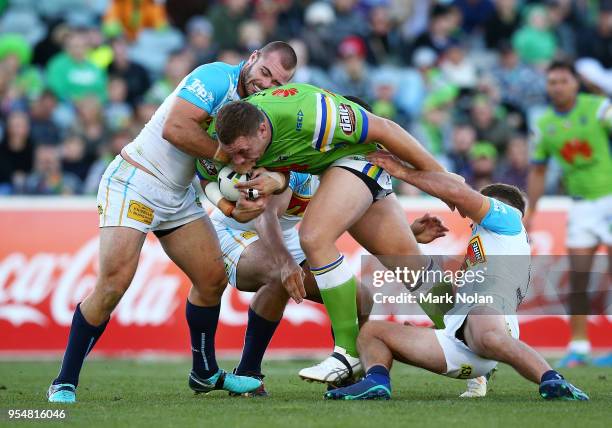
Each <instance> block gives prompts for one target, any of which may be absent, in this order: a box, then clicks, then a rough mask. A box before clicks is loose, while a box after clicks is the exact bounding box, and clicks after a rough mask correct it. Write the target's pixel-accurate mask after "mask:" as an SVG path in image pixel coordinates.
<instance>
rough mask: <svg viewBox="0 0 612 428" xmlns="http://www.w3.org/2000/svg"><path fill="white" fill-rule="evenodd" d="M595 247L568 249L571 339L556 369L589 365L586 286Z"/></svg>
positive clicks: (589, 346) (588, 307)
mask: <svg viewBox="0 0 612 428" xmlns="http://www.w3.org/2000/svg"><path fill="white" fill-rule="evenodd" d="M596 250H597V246H594V247H585V248H568V252H569V261H570V295H569V312H570V319H569V323H570V329H571V332H572V337H571V339H570V343H569V345H568V353H567V355H565V357H564V358H563V359H562V360H561V361H560V362H559V367H575V366H579V365H584V364H586V363H588V359H589V354H590V352H591V344H590V342H589V336H588V323H587V314H588V313H589V311H590V302H589V296H588V292H587V290H588V286H589V280H590V277H591V269H592V266H593V260H594V255H595V251H596Z"/></svg>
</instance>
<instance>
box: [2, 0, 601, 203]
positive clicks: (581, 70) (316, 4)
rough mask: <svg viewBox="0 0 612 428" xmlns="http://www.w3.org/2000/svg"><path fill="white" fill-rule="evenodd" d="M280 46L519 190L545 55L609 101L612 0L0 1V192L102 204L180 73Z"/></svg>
mask: <svg viewBox="0 0 612 428" xmlns="http://www.w3.org/2000/svg"><path fill="white" fill-rule="evenodd" d="M277 39H279V40H286V41H290V43H291V45H292V46H293V47H294V49H295V50H296V53H297V54H298V60H299V61H298V70H297V72H296V74H295V77H294V81H296V82H306V83H311V84H314V85H317V86H321V87H324V88H328V89H330V90H332V91H335V92H338V93H341V94H351V95H356V96H359V97H362V98H364V99H365V100H367V101H368V102H369V103H370V104H371V106H372V108H373V111H374V112H375V113H376V114H378V115H381V116H385V117H388V118H391V119H393V120H395V121H397V122H398V123H400V124H401V125H402V126H404V127H405V128H406V129H408V130H409V131H410V132H412V133H413V134H414V135H415V136H416V137H417V138H418V139H419V141H421V142H422V143H423V144H424V145H425V146H426V147H427V148H428V149H429V150H430V151H431V152H432V153H434V154H435V155H436V156H437V157H438V158H439V159H440V160H441V161H442V162H443V164H444V165H445V166H446V167H447V168H448V169H449V170H450V171H453V172H456V173H458V174H461V175H463V176H464V177H466V179H467V181H468V183H470V184H471V185H473V186H474V187H476V188H478V187H481V186H483V185H486V184H489V183H491V182H494V181H502V182H506V183H510V184H514V185H517V186H518V187H520V188H522V189H525V187H526V177H527V171H528V165H529V143H528V130H529V124H530V123H532V121H533V119H534V117H537V115H538V114H539V113H540V112H542V111H543V109H544V108H545V105H546V80H545V73H544V70H545V68H546V66H547V64H548V63H550V61H552V60H553V59H558V58H564V59H570V60H575V61H576V68H577V71H578V74H579V76H580V78H581V82H582V84H583V88H584V90H586V91H589V92H594V93H600V94H607V95H608V96H610V95H612V0H599V1H597V0H547V1H529V0H454V1H448V0H447V1H444V0H438V1H436V0H329V1H307V0H276V1H273V0H255V1H249V0H224V1H216V2H215V1H208V2H205V1H198V0H138V1H136V0H54V1H52V2H40V1H37V0H0V194H36V195H51V194H53V195H56V194H95V192H96V191H97V188H98V183H99V180H100V177H101V176H102V173H103V172H104V170H105V168H106V166H107V165H108V163H109V162H110V161H111V160H112V159H113V158H114V156H115V155H116V154H117V153H119V152H120V150H121V148H122V147H123V146H124V145H126V144H127V143H128V142H130V141H131V139H132V138H133V137H134V136H135V135H136V134H137V133H138V132H139V131H140V129H141V128H142V127H143V126H144V124H145V123H146V122H147V121H148V120H149V118H150V117H151V115H152V114H153V112H154V111H155V109H156V108H157V106H158V105H159V104H160V103H161V102H162V101H163V99H164V98H165V97H166V96H167V95H168V94H169V93H170V92H171V91H172V90H173V89H174V88H175V87H176V86H177V84H178V83H179V82H180V81H181V80H182V78H183V77H184V76H185V75H186V74H187V73H189V72H190V71H191V70H192V69H193V68H195V67H197V66H198V65H200V64H202V63H206V62H211V61H215V60H220V61H225V62H228V63H235V64H237V63H238V62H240V61H241V60H243V59H245V58H246V57H247V56H248V54H249V53H250V52H251V51H253V50H254V49H257V48H259V47H260V46H262V45H263V44H265V43H266V42H267V41H270V40H277ZM551 171H552V176H551V177H552V178H551V179H550V180H549V181H550V183H551V184H550V185H549V186H548V187H549V188H548V191H549V193H551V192H562V191H563V190H562V189H559V188H557V186H556V180H554V174H555V169H554V168H553V169H551ZM397 190H398V192H399V193H402V194H414V193H415V190H414V188H411V187H409V186H408V185H406V184H402V185H400V184H398V189H397Z"/></svg>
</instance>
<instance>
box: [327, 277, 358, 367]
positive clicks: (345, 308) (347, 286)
mask: <svg viewBox="0 0 612 428" xmlns="http://www.w3.org/2000/svg"><path fill="white" fill-rule="evenodd" d="M320 291H321V297H322V298H323V303H324V304H325V308H326V309H327V313H328V314H329V318H330V320H331V324H332V329H333V330H334V338H335V344H336V346H340V347H342V348H344V349H346V352H347V353H348V354H349V355H350V356H352V357H358V356H359V353H358V352H357V336H358V335H359V323H358V322H357V279H356V278H355V277H354V276H352V277H351V278H350V279H349V280H348V281H346V282H343V283H342V284H340V285H338V286H336V287H333V288H327V289H321V290H320Z"/></svg>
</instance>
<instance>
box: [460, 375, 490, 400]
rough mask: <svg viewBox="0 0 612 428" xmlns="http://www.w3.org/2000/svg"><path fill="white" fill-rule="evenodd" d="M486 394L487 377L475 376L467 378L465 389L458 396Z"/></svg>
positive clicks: (470, 396)
mask: <svg viewBox="0 0 612 428" xmlns="http://www.w3.org/2000/svg"><path fill="white" fill-rule="evenodd" d="M485 395H487V378H486V377H485V376H479V377H475V378H474V379H468V380H467V390H466V391H465V392H464V393H463V394H461V395H460V396H459V397H462V398H476V397H484V396H485Z"/></svg>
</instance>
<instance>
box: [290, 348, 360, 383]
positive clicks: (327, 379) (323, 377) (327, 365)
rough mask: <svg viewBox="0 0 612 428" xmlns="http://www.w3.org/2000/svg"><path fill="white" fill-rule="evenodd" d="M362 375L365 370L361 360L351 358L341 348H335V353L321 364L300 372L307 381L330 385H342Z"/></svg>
mask: <svg viewBox="0 0 612 428" xmlns="http://www.w3.org/2000/svg"><path fill="white" fill-rule="evenodd" d="M361 375H363V368H362V366H361V361H359V358H355V357H351V356H350V355H349V354H347V353H346V350H344V348H341V347H339V346H335V347H334V352H333V353H332V354H331V355H330V356H329V357H327V358H326V359H324V360H323V361H321V362H320V363H319V364H317V365H314V366H312V367H307V368H305V369H302V370H300V372H299V376H300V377H301V378H302V379H304V380H306V381H309V382H321V383H327V384H330V385H341V384H343V383H344V382H346V381H349V380H351V379H353V378H356V377H358V376H361Z"/></svg>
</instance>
